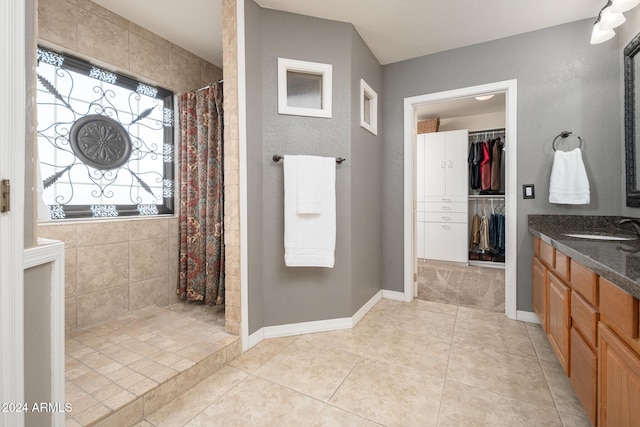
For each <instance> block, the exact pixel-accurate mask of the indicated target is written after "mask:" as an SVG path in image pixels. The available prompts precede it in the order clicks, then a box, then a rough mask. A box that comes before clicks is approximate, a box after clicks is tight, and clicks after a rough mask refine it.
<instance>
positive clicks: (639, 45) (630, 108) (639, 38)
mask: <svg viewBox="0 0 640 427" xmlns="http://www.w3.org/2000/svg"><path fill="white" fill-rule="evenodd" d="M639 50H640V33H639V34H637V35H636V36H635V37H634V38H633V39H632V40H631V41H630V42H629V44H627V46H626V47H625V48H624V147H625V188H626V193H627V194H626V199H627V200H626V201H627V203H626V205H627V206H628V207H634V208H637V207H640V190H639V189H638V188H637V187H636V163H635V160H636V159H635V154H636V144H635V136H636V130H635V79H634V77H635V76H634V69H635V67H634V63H633V59H634V57H635V55H636V54H637V53H638V51H639Z"/></svg>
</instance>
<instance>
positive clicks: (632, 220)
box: [618, 218, 640, 236]
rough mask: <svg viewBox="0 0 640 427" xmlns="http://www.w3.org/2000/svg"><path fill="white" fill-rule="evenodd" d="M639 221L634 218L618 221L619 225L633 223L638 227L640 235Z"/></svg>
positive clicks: (637, 231) (639, 234) (637, 230)
mask: <svg viewBox="0 0 640 427" xmlns="http://www.w3.org/2000/svg"><path fill="white" fill-rule="evenodd" d="M638 221H639V220H637V219H634V218H623V219H621V220H620V221H618V225H622V224H626V223H627V222H628V223H630V224H631V225H633V227H634V228H635V229H636V233H637V234H638V236H640V222H638Z"/></svg>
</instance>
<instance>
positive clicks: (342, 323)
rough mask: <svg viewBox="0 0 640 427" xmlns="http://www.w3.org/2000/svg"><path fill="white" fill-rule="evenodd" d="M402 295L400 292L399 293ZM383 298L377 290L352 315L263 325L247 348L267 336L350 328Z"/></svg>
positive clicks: (381, 292)
mask: <svg viewBox="0 0 640 427" xmlns="http://www.w3.org/2000/svg"><path fill="white" fill-rule="evenodd" d="M400 295H402V294H400ZM382 298H383V291H379V292H377V293H376V294H375V295H374V296H373V297H371V299H369V301H367V302H366V303H365V304H364V305H363V306H362V307H361V308H360V309H359V310H358V311H357V312H356V313H355V314H354V315H353V316H351V317H343V318H339V319H327V320H316V321H313V322H302V323H290V324H287V325H277V326H265V327H264V328H261V329H259V330H257V331H256V332H254V333H253V334H251V335H249V339H248V343H247V348H246V350H249V349H250V348H252V347H254V346H255V345H257V344H259V343H260V342H261V341H262V340H265V339H268V338H280V337H290V336H293V335H303V334H313V333H316V332H330V331H339V330H341V329H351V328H353V327H354V326H355V325H357V324H358V322H360V320H362V319H363V318H364V316H365V315H366V314H367V313H368V312H369V310H371V309H372V308H373V307H374V306H375V305H376V303H377V302H378V301H380V300H381V299H382Z"/></svg>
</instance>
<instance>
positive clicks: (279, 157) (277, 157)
mask: <svg viewBox="0 0 640 427" xmlns="http://www.w3.org/2000/svg"><path fill="white" fill-rule="evenodd" d="M272 158H273V161H274V162H276V163H278V162H279V161H280V160H282V159H284V156H282V155H280V154H274V155H273V157H272ZM345 160H347V159H344V158H342V157H336V163H337V164H339V165H341V164H342V162H344V161H345Z"/></svg>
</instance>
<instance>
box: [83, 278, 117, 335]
mask: <svg viewBox="0 0 640 427" xmlns="http://www.w3.org/2000/svg"><path fill="white" fill-rule="evenodd" d="M128 309H129V287H128V286H119V287H117V288H111V289H105V290H102V291H98V292H93V293H90V294H86V295H79V296H78V328H84V327H86V326H89V325H93V324H95V323H98V322H102V321H104V320H107V319H113V318H115V317H118V316H120V315H122V314H125V313H127V312H128Z"/></svg>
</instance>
